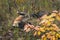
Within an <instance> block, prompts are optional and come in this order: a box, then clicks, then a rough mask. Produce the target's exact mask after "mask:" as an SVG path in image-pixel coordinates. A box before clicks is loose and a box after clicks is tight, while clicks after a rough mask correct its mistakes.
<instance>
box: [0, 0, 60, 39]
mask: <svg viewBox="0 0 60 40" xmlns="http://www.w3.org/2000/svg"><path fill="white" fill-rule="evenodd" d="M59 9H60V0H0V40H36V38H34V37H33V36H30V35H32V34H31V33H29V34H28V33H27V34H28V35H27V34H26V36H24V34H25V33H24V32H22V34H21V35H19V29H18V28H16V29H14V30H13V31H12V33H11V37H10V36H8V35H7V36H8V37H6V36H5V35H6V34H7V33H8V30H9V29H10V28H11V27H12V22H13V20H14V19H15V18H16V17H17V16H18V15H17V13H16V12H17V10H20V11H25V12H26V13H27V14H28V15H29V14H31V13H37V12H38V11H40V10H46V11H48V12H51V11H52V10H59ZM12 35H13V36H12ZM2 37H3V39H1V38H2ZM24 37H25V38H24ZM9 38H11V39H9Z"/></svg>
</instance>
